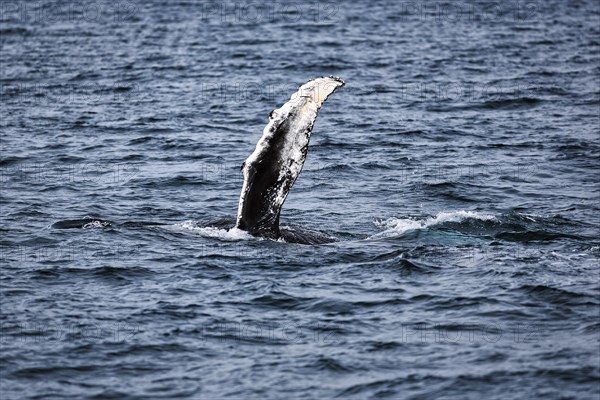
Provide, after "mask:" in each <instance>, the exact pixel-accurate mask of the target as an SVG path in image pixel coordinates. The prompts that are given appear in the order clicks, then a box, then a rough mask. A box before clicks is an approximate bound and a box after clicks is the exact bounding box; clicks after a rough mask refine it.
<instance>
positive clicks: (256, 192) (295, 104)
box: [236, 77, 344, 238]
mask: <svg viewBox="0 0 600 400" xmlns="http://www.w3.org/2000/svg"><path fill="white" fill-rule="evenodd" d="M342 86H344V81H343V80H341V79H340V78H335V77H329V78H317V79H313V80H312V81H309V82H307V83H305V84H304V85H302V86H300V89H299V90H298V91H297V92H296V93H294V94H293V95H292V96H291V98H290V100H289V101H288V102H287V103H285V104H284V105H283V106H282V107H281V108H279V109H276V110H273V111H271V113H270V114H269V123H268V124H267V126H266V127H265V128H264V130H263V135H262V137H261V138H260V140H259V141H258V143H257V144H256V148H255V150H254V152H253V153H252V154H251V155H250V156H249V157H248V158H247V159H246V161H245V162H244V163H243V164H242V168H241V169H242V171H243V174H244V185H243V186H242V192H241V194H240V201H239V207H238V216H237V225H236V226H237V227H238V228H239V229H243V230H246V231H248V232H250V233H252V234H255V235H259V236H265V237H269V238H279V237H280V235H281V233H280V231H279V214H280V212H281V207H282V206H283V203H284V202H285V199H286V198H287V195H288V193H289V191H290V189H291V188H292V186H293V184H294V182H295V181H296V179H297V178H298V175H299V174H300V172H301V171H302V167H303V166H304V161H305V159H306V154H307V151H308V143H309V141H310V135H311V133H312V129H313V125H314V122H315V120H316V118H317V114H318V112H319V109H320V108H321V106H322V105H323V103H324V102H325V101H326V100H327V98H328V97H329V96H330V95H331V94H332V93H333V92H334V91H335V90H336V89H337V88H339V87H342Z"/></svg>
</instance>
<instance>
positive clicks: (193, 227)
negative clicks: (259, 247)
mask: <svg viewBox="0 0 600 400" xmlns="http://www.w3.org/2000/svg"><path fill="white" fill-rule="evenodd" d="M174 227H176V228H181V229H185V230H189V231H192V232H194V233H198V234H200V235H201V236H204V237H209V238H217V239H223V240H229V241H234V240H250V239H254V240H255V239H257V238H256V237H255V236H252V235H250V234H249V233H248V232H246V231H243V230H241V229H238V228H231V229H224V228H217V227H214V226H204V227H203V226H198V223H197V222H195V221H191V220H189V221H184V222H182V223H180V224H175V225H174Z"/></svg>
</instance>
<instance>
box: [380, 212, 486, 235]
mask: <svg viewBox="0 0 600 400" xmlns="http://www.w3.org/2000/svg"><path fill="white" fill-rule="evenodd" d="M467 219H474V220H480V221H494V220H496V217H494V216H493V215H488V214H480V213H477V212H475V211H465V210H460V211H453V212H440V213H438V214H437V215H436V216H435V217H429V218H425V219H414V218H389V219H387V220H385V221H375V224H376V225H378V226H379V227H381V228H383V229H384V231H383V232H380V233H378V234H376V235H374V236H372V237H371V238H380V237H387V236H390V235H400V234H403V233H405V232H408V231H412V230H418V229H425V228H430V227H432V226H435V225H439V224H443V223H446V222H462V221H465V220H467Z"/></svg>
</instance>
